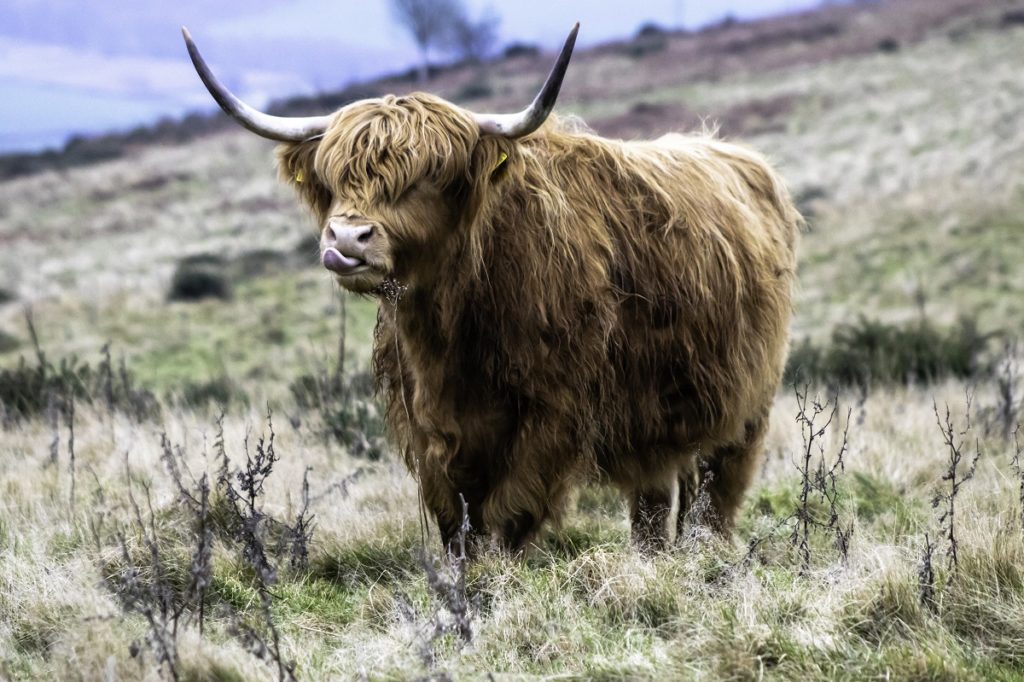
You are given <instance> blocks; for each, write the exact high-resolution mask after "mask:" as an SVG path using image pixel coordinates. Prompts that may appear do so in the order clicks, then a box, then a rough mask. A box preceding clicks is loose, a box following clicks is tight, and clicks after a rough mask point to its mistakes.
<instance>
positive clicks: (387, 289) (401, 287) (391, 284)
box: [373, 277, 409, 305]
mask: <svg viewBox="0 0 1024 682" xmlns="http://www.w3.org/2000/svg"><path fill="white" fill-rule="evenodd" d="M408 288H409V287H408V286H407V285H405V284H402V283H401V282H399V281H398V280H397V279H395V278H394V277H387V278H385V279H384V281H383V282H381V283H380V284H378V285H377V288H376V289H374V290H373V293H374V294H376V295H377V296H380V297H381V298H383V299H384V300H386V301H388V302H389V303H390V304H391V305H398V301H399V300H401V298H402V294H404V293H405V291H406V290H407V289H408Z"/></svg>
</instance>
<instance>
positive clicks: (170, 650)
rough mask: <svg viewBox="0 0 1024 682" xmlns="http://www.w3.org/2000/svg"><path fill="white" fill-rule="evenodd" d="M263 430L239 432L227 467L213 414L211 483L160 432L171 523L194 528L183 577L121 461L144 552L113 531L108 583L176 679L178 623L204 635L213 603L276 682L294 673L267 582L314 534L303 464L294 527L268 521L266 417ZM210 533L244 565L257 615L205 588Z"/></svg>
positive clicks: (302, 562)
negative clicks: (241, 437) (172, 497)
mask: <svg viewBox="0 0 1024 682" xmlns="http://www.w3.org/2000/svg"><path fill="white" fill-rule="evenodd" d="M267 427H268V431H269V435H267V436H261V437H260V438H259V439H257V442H256V444H255V447H254V448H253V449H250V447H249V444H248V437H247V438H246V443H245V457H246V460H245V464H244V466H242V467H241V468H238V469H233V468H232V465H231V462H230V459H229V458H228V455H227V447H226V445H225V441H224V426H223V416H222V417H221V418H219V419H218V420H217V436H216V440H215V442H214V449H215V454H216V457H217V462H218V472H217V477H216V480H215V482H214V487H212V488H211V484H210V477H209V475H208V474H206V473H203V474H202V475H201V476H200V477H198V478H196V477H195V476H194V475H193V474H192V473H191V472H190V471H189V469H188V466H187V464H186V462H185V453H184V451H183V449H182V448H181V447H178V446H174V445H172V443H171V441H170V440H169V439H168V438H167V436H166V435H164V436H162V437H161V449H162V455H161V459H162V461H163V463H164V466H165V468H166V470H167V473H168V475H169V476H170V478H171V481H172V483H173V485H174V488H175V491H176V495H177V503H178V504H177V505H175V506H173V507H172V508H171V510H170V512H168V515H169V516H171V517H173V519H171V522H172V524H173V523H174V522H176V521H178V519H179V518H180V516H179V515H183V516H184V517H185V520H186V522H187V525H188V527H189V528H190V533H191V539H190V541H189V542H190V545H191V547H192V550H191V555H190V559H189V564H188V568H187V570H186V574H187V577H186V579H185V580H181V579H176V578H175V577H174V576H175V570H174V569H175V560H174V557H173V556H167V554H168V550H169V547H170V545H168V543H169V542H173V540H169V539H168V538H167V537H166V536H165V537H163V538H161V536H160V534H159V532H158V531H159V529H160V526H158V524H157V518H158V514H157V513H155V512H154V510H153V506H152V499H151V495H150V490H149V486H148V485H145V486H144V488H145V491H146V503H147V510H148V517H147V516H146V515H144V514H143V512H142V510H141V508H140V506H139V505H138V504H137V503H136V501H135V497H134V492H133V490H132V482H131V472H130V471H128V470H127V464H126V476H127V482H128V491H129V501H130V503H131V507H132V511H133V514H132V517H131V523H130V524H129V529H128V530H129V531H130V532H131V533H133V534H134V535H135V536H137V537H138V538H139V539H140V541H141V544H142V545H144V546H145V547H146V548H147V550H148V552H147V556H146V559H145V560H144V561H140V560H139V559H138V558H136V557H134V556H133V554H132V552H131V550H130V547H129V543H128V541H127V538H126V536H125V533H124V532H123V531H122V532H121V533H119V534H118V539H119V543H120V549H121V559H122V561H123V564H124V567H123V568H122V569H121V570H120V572H119V573H118V575H117V576H116V579H115V584H114V588H115V591H116V592H117V593H118V595H119V596H120V598H121V601H122V604H123V605H124V608H125V609H126V610H128V611H131V612H135V613H139V614H140V615H142V616H143V617H144V618H145V619H146V622H147V623H148V625H149V633H148V635H147V642H148V644H149V648H150V649H152V650H153V652H154V654H155V656H156V660H157V663H158V665H159V666H160V667H161V669H166V671H167V673H168V674H169V675H170V677H171V678H173V679H175V680H177V679H178V676H179V666H178V653H177V633H178V630H179V623H182V624H183V623H193V622H194V623H196V624H197V625H198V629H199V633H200V636H202V635H203V633H204V623H205V621H206V618H207V613H208V612H209V607H210V606H215V607H216V608H217V609H218V611H219V612H220V613H223V614H224V615H225V617H226V618H227V620H228V622H229V626H228V632H229V633H230V634H232V635H234V636H236V637H237V638H239V640H240V641H241V642H242V643H243V644H244V645H245V646H246V648H247V649H248V650H249V651H250V653H252V654H253V655H255V656H256V657H258V658H260V659H261V660H266V661H267V662H268V663H270V664H271V665H273V666H274V667H275V668H276V671H277V676H278V679H280V680H293V679H295V676H294V668H295V666H294V663H292V662H291V661H288V660H286V658H285V656H284V653H283V652H282V650H281V643H280V633H279V631H278V628H277V625H276V623H275V621H274V616H273V608H272V607H273V593H272V591H271V588H272V587H273V585H275V584H276V583H277V580H278V567H279V565H280V564H281V562H284V561H287V562H288V566H289V568H290V569H291V570H294V571H303V570H305V569H306V567H307V563H308V557H309V541H310V538H311V536H312V532H313V516H312V515H311V513H310V511H309V505H310V494H309V470H308V469H307V470H306V473H305V475H304V476H303V486H302V500H303V504H302V507H301V508H300V509H299V511H298V513H297V514H296V517H295V520H294V521H293V522H292V523H291V524H289V523H286V522H282V521H279V520H277V519H275V518H274V517H273V516H271V515H270V514H268V513H267V512H266V511H265V510H264V508H263V504H262V496H263V493H264V487H265V484H266V482H267V479H268V478H269V477H270V475H271V474H272V473H273V469H274V464H275V463H276V462H277V461H278V460H279V457H278V454H277V452H276V450H275V446H274V439H275V433H274V429H273V422H272V419H271V415H270V414H268V415H267ZM215 540H219V541H220V542H221V543H222V544H223V546H225V547H227V548H229V549H232V550H234V551H235V552H237V554H238V556H239V557H240V558H241V559H242V562H243V565H245V566H246V567H248V569H249V573H248V578H249V580H250V586H251V587H252V589H253V590H254V591H255V593H256V595H257V596H258V599H259V612H258V615H257V617H256V618H252V617H247V616H246V615H245V614H242V613H238V612H237V611H236V610H235V609H234V608H233V607H232V606H231V605H230V603H228V602H227V601H226V600H225V599H222V598H218V597H216V595H211V594H210V588H211V586H212V585H213V578H214V574H213V550H214V544H215ZM179 563H180V562H179ZM178 573H179V574H180V569H179V570H178ZM211 602H213V603H212V604H211ZM141 651H142V647H141V645H140V644H139V643H138V642H133V643H132V645H131V647H130V652H131V653H132V655H133V657H137V656H140V655H141Z"/></svg>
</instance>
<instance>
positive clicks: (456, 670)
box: [0, 0, 1024, 680]
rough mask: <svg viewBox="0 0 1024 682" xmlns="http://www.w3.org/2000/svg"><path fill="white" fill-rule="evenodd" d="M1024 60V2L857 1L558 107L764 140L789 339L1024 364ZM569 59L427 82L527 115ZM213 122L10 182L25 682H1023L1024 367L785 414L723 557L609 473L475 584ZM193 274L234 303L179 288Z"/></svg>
mask: <svg viewBox="0 0 1024 682" xmlns="http://www.w3.org/2000/svg"><path fill="white" fill-rule="evenodd" d="M583 30H584V31H585V30H586V26H584V27H583ZM1021 64H1024V0H989V1H988V2H984V3H982V2H977V0H890V1H888V2H877V3H876V2H858V3H855V4H844V5H836V6H827V7H825V8H823V9H821V10H819V11H815V12H808V13H804V14H798V15H792V16H787V17H780V18H776V19H771V20H766V21H761V22H755V23H750V24H734V23H726V24H723V25H721V26H717V27H713V28H710V29H708V30H705V31H702V32H699V33H694V34H671V33H665V32H661V31H658V30H653V29H648V30H645V31H643V32H642V33H641V34H639V35H637V36H636V37H634V38H632V39H629V40H624V41H623V42H620V43H616V44H609V45H603V46H599V47H596V48H594V49H591V50H589V51H585V52H581V53H579V54H577V55H576V56H575V57H574V59H573V62H572V65H571V66H570V69H569V73H568V76H567V79H566V82H565V86H564V88H563V94H562V96H561V98H560V100H559V105H558V109H557V111H558V112H559V114H560V115H562V116H577V117H580V118H582V119H583V120H584V121H585V122H586V123H587V124H588V125H589V126H591V127H592V128H593V129H594V130H596V131H597V132H599V133H602V134H605V135H609V136H618V137H622V138H627V139H630V138H638V137H647V136H657V135H660V134H663V133H666V132H669V131H679V130H682V131H700V130H701V129H703V128H717V129H718V134H719V135H722V136H724V137H726V138H729V139H734V140H739V141H742V142H744V143H746V144H749V145H752V146H754V147H756V148H758V149H760V150H762V151H764V152H765V153H766V154H768V155H769V156H770V157H771V158H772V159H773V160H774V162H775V163H776V164H777V165H778V167H779V168H780V170H781V172H782V174H783V175H784V176H785V178H786V179H787V181H788V183H789V185H790V188H791V189H792V192H793V194H794V196H795V197H796V198H797V200H798V202H799V204H800V206H801V208H802V210H803V211H804V213H805V214H806V216H807V218H808V224H809V227H808V230H807V232H806V234H805V235H804V237H803V243H802V247H801V253H800V260H799V282H800V283H799V290H798V292H797V297H796V317H795V321H794V324H793V337H794V340H795V341H796V342H799V341H801V340H802V339H804V338H810V339H813V340H814V341H815V343H819V342H824V341H825V340H826V339H828V337H829V336H830V334H831V333H832V330H833V329H834V328H835V327H836V325H840V324H843V323H847V322H851V321H855V320H857V319H858V318H859V317H861V316H864V317H866V318H869V319H879V320H883V321H889V322H903V321H908V320H918V319H922V320H923V319H930V320H934V321H936V322H937V323H938V324H940V325H943V324H947V323H952V322H953V321H954V320H956V319H957V318H958V317H959V316H969V317H972V318H976V319H977V321H978V324H979V326H980V328H981V330H982V332H983V333H989V332H992V333H999V335H1000V336H1006V337H1018V338H1019V337H1020V336H1022V330H1024V267H1022V266H1021V264H1022V263H1024V118H1022V115H1021V112H1024V75H1022V71H1021ZM549 65H550V55H534V54H530V53H528V52H527V53H526V54H519V55H517V56H511V57H507V58H505V59H502V60H500V61H498V62H495V63H493V64H491V65H489V66H488V68H487V70H486V71H485V72H481V71H480V70H479V69H476V68H471V67H468V66H455V67H452V68H448V69H444V70H442V71H441V72H440V73H439V74H438V75H437V76H436V78H435V79H434V81H433V82H432V83H431V85H430V89H431V90H432V91H435V92H437V93H439V94H441V95H443V96H446V97H449V98H452V99H455V100H457V101H459V102H461V103H463V104H465V105H466V106H467V107H470V108H472V109H474V110H478V111H485V110H511V109H515V108H519V107H521V106H522V105H523V103H524V102H525V101H527V100H528V99H529V98H530V97H532V96H533V94H534V91H535V89H536V87H537V86H538V84H539V82H540V81H541V80H542V79H543V77H544V75H545V74H546V71H547V69H548V67H549ZM213 66H214V68H216V64H214V65H213ZM411 87H412V84H411V83H410V82H409V80H408V79H405V78H404V77H398V76H396V77H395V78H393V79H385V80H382V81H380V82H376V83H370V84H364V85H362V86H360V87H359V88H357V89H353V90H350V91H348V92H346V93H333V94H329V95H325V96H324V97H323V98H320V99H318V100H313V101H311V100H294V101H289V102H283V103H280V104H279V105H278V109H277V110H278V111H281V112H289V113H308V112H318V113H320V112H322V109H320V108H319V107H322V106H323V105H324V103H325V102H327V101H330V102H333V103H335V104H337V103H339V102H343V101H346V100H348V99H350V98H351V97H353V96H355V95H357V94H358V93H363V94H372V93H380V92H389V91H394V92H402V91H406V90H408V89H410V88H411ZM195 120H196V119H191V121H192V122H194V121H195ZM188 124H189V123H188V122H186V123H183V124H181V125H188ZM201 127H202V131H200V132H199V133H197V134H196V135H195V136H192V135H191V134H183V129H182V128H180V127H178V124H163V125H162V126H161V127H160V131H162V132H159V133H154V134H153V135H139V134H136V135H131V136H128V137H116V136H115V138H116V144H115V146H116V148H117V149H118V152H117V153H118V154H119V155H120V158H115V159H108V160H105V161H102V162H97V163H89V164H85V165H81V166H76V167H73V168H64V169H62V170H46V171H43V172H38V173H33V174H31V175H24V176H21V177H17V178H13V179H8V180H4V181H2V182H0V408H4V409H0V679H12V680H22V679H24V680H34V679H62V680H63V679H67V680H75V679H81V680H93V679H111V680H120V679H124V680H132V679H140V680H157V679H182V680H199V679H203V680H206V679H217V680H255V679H280V680H285V679H293V678H295V679H314V680H316V679H351V678H358V679H436V680H445V679H485V678H486V679H509V678H511V679H534V678H538V679H551V678H554V677H559V678H562V677H567V678H571V679H631V680H632V679H650V680H662V679H757V680H761V679H764V678H766V677H774V678H777V679H793V680H807V679H821V680H832V679H915V680H916V679H921V680H924V679H928V680H975V679H977V680H990V679H996V680H1020V679H1021V678H1022V671H1024V432H1022V431H1021V430H1020V427H1019V426H1017V429H1018V430H1017V431H1016V432H1014V431H1013V430H1012V429H1013V427H1014V425H1015V424H1016V421H1018V420H1019V419H1020V418H1021V414H1022V413H1021V411H1020V410H1021V409H1022V408H1021V405H1020V402H1019V400H1020V393H1021V392H1024V377H1022V375H1021V372H1022V368H1024V364H1022V365H1019V366H1016V367H1013V366H1009V365H1008V366H1007V367H1005V368H1003V369H998V368H997V369H996V371H994V372H986V373H978V374H976V375H972V376H970V377H969V378H968V379H966V380H960V379H952V378H947V379H943V380H942V381H933V382H930V383H927V382H926V383H922V384H920V385H916V384H915V385H904V384H903V380H904V379H906V376H905V375H904V376H899V377H898V378H897V379H896V380H895V381H893V382H892V383H891V384H889V385H884V384H883V382H882V381H881V380H879V382H878V383H877V384H871V383H870V382H869V383H868V384H867V385H863V386H859V387H856V388H853V387H850V386H847V387H845V388H844V389H843V390H842V392H840V393H838V394H836V393H833V392H832V390H833V387H827V388H826V387H825V386H820V387H818V388H817V390H818V393H817V394H815V387H813V386H812V387H810V388H809V389H806V388H805V389H803V390H804V391H808V393H805V394H801V393H800V392H798V391H796V390H795V387H787V388H786V389H784V390H782V391H780V394H779V395H778V396H777V398H776V403H775V406H774V408H773V412H772V415H771V427H770V431H769V434H768V437H767V441H766V445H765V457H764V461H763V465H762V467H761V470H760V471H759V472H758V473H757V475H756V480H755V481H754V482H753V484H752V485H751V488H750V490H749V491H748V493H747V497H746V503H745V505H744V507H743V511H742V513H741V516H740V519H739V521H738V527H737V532H736V534H735V537H734V538H733V539H732V540H731V541H723V540H721V539H719V538H717V537H714V536H711V535H709V534H708V532H707V527H706V525H705V522H706V519H704V518H702V516H701V512H700V511H699V510H700V504H698V505H697V506H696V509H697V511H696V512H695V513H694V514H693V515H692V516H691V517H690V518H689V521H688V523H687V524H686V526H685V528H684V530H683V532H681V534H680V536H679V537H678V538H677V539H676V540H677V544H676V546H675V547H673V548H672V549H671V550H670V551H666V552H662V553H658V554H657V555H656V556H654V557H647V556H643V555H641V554H639V553H637V552H635V551H634V550H633V548H632V547H631V546H630V544H629V542H630V541H629V524H628V521H627V505H626V503H625V502H624V501H623V500H622V499H621V497H620V496H619V495H618V494H617V493H616V491H613V490H610V489H607V488H605V487H601V486H597V485H591V486H583V487H582V488H581V489H580V490H579V491H577V494H576V495H575V496H574V497H573V499H572V502H571V504H570V505H569V510H568V513H567V518H566V519H565V522H564V524H562V526H561V527H558V528H549V529H547V530H545V531H544V532H543V533H541V535H540V537H538V538H537V542H536V545H535V546H533V547H531V549H530V551H529V552H528V554H527V556H525V557H509V556H507V555H504V554H502V553H500V552H497V551H485V552H484V553H483V556H482V557H481V558H480V560H479V561H477V562H475V563H473V564H471V565H469V567H468V568H464V567H462V564H460V563H459V562H458V561H444V560H441V559H439V558H438V557H437V556H436V552H437V551H438V545H439V543H438V542H437V538H436V531H433V530H432V529H431V528H430V527H429V526H428V527H427V528H424V526H423V525H422V519H421V517H420V515H419V513H418V511H419V506H418V503H419V500H418V497H417V489H416V483H415V481H414V479H413V478H412V477H411V476H410V475H409V474H408V472H407V471H406V469H405V467H404V465H403V464H402V463H401V461H400V460H401V458H400V457H399V456H398V455H397V453H394V452H391V451H390V449H389V446H388V445H387V443H386V442H385V440H384V439H383V438H382V423H381V419H380V415H379V411H378V409H377V406H376V405H375V403H374V401H373V398H372V397H371V392H372V390H371V387H370V384H371V383H372V382H370V381H369V380H368V379H369V377H368V375H367V367H368V356H369V352H370V348H371V339H372V334H373V331H372V330H373V323H374V319H375V316H376V304H375V302H374V301H372V300H369V299H365V298H357V297H354V296H343V295H341V294H340V293H339V292H338V291H337V287H336V286H335V285H334V283H333V282H332V280H331V278H330V277H329V276H328V275H327V274H326V273H325V272H323V270H322V268H321V267H320V266H319V264H318V262H317V259H318V256H317V248H316V246H315V243H314V239H313V235H314V231H315V228H314V226H313V225H312V221H311V219H310V218H309V217H308V216H306V215H304V213H303V212H302V210H301V209H300V208H299V207H298V206H297V202H296V201H295V199H294V197H293V196H291V192H290V191H289V190H288V189H286V188H284V187H282V186H280V184H279V183H278V181H277V179H276V172H275V169H274V166H273V145H272V144H271V143H269V142H267V141H264V140H260V139H257V138H255V137H254V136H252V135H250V134H248V133H246V132H244V131H240V130H236V129H235V128H234V127H233V126H230V125H228V126H225V125H224V122H221V121H219V119H216V118H204V119H203V120H202V126H201ZM145 139H160V140H163V143H161V144H155V143H143V142H142V140H145ZM172 140H178V141H176V142H174V141H172ZM189 257H191V260H189V261H187V264H188V265H189V267H192V268H197V269H198V271H202V272H206V273H207V274H209V272H210V271H211V270H212V271H213V272H214V273H215V274H217V275H219V276H222V277H223V280H218V285H219V286H221V287H222V290H220V291H219V293H221V294H222V297H213V298H207V299H204V300H201V301H198V302H195V301H180V300H171V297H170V296H169V292H170V291H171V288H172V280H173V279H174V275H175V272H176V269H177V268H178V267H179V265H181V263H182V261H183V259H188V258H189ZM204 268H205V270H204ZM342 325H344V326H342ZM908 328H909V327H908ZM342 330H343V335H341V334H339V332H342ZM34 336H35V337H36V339H35V340H37V341H38V343H34V339H33V337H34ZM339 336H341V338H342V342H343V344H344V345H343V347H344V350H345V360H346V364H345V366H344V368H339V367H337V365H336V362H335V359H336V356H337V353H338V349H339ZM899 338H900V339H902V338H903V337H899ZM914 338H915V339H916V341H917V342H918V343H919V344H920V342H921V339H925V340H926V341H927V338H926V337H924V336H921V337H914ZM971 338H972V339H973V340H977V337H971ZM108 343H109V346H108V347H107V350H104V347H105V344H108ZM925 345H926V344H925ZM979 345H984V344H981V343H979ZM993 345H995V344H991V343H990V344H989V346H993ZM920 350H921V349H920V348H915V349H914V351H915V352H917V351H920ZM925 350H928V349H925ZM994 350H996V349H994V348H987V349H986V352H992V351H994ZM1018 350H1020V349H1018ZM76 356H77V359H75V358H76ZM122 357H123V359H124V362H123V364H122V363H121V362H120V360H121V358H122ZM1003 357H1004V360H1007V362H1009V360H1012V359H1013V356H1012V355H1011V354H1010V353H1007V354H1006V355H1005V356H1003ZM1017 359H1018V361H1019V360H1020V357H1019V354H1018V356H1017ZM342 370H344V371H342ZM1014 377H1016V379H1015V380H1016V382H1017V383H1015V384H1014V383H1013V382H1012V381H1011V380H1012V379H1014ZM1015 391H1016V393H1014V392H1015ZM1007 392H1009V394H1010V396H1011V397H1010V399H1007V398H1006V395H1007ZM794 393H796V395H794ZM828 395H830V396H832V398H831V400H829V398H828V397H827V396H828ZM1014 395H1015V396H1016V398H1014ZM624 399H628V397H625V398H624ZM1015 400H1016V402H1015ZM837 402H838V405H837V404H836V403H837ZM1007 405H1008V406H1009V407H1011V408H1014V409H1013V410H1010V409H1006V410H1003V411H1000V410H1001V406H1007ZM833 409H834V412H833ZM829 415H832V416H831V417H830V416H829ZM826 421H827V422H828V424H827V425H826V426H822V425H823V424H824V423H825V422H826ZM976 454H977V455H978V456H977V457H976ZM803 458H806V459H803ZM801 462H802V464H801ZM961 487H962V489H961ZM698 503H699V500H698ZM954 507H955V510H954ZM947 511H948V512H949V514H948V515H943V512H947ZM954 511H955V514H954V513H953V512H954ZM801 519H804V520H807V524H808V525H804V526H803V532H804V533H805V535H801ZM802 539H803V540H802ZM802 541H806V542H805V543H804V544H801V543H802ZM492 673H493V675H492ZM503 675H504V677H503Z"/></svg>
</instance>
